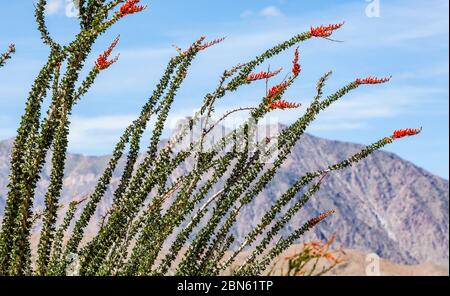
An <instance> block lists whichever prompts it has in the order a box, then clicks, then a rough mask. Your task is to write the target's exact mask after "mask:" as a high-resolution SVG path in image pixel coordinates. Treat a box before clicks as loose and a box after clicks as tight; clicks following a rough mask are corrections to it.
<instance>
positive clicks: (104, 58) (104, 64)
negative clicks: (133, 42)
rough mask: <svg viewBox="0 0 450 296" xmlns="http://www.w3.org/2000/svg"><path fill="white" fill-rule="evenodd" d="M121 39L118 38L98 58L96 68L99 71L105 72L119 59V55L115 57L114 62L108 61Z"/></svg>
mask: <svg viewBox="0 0 450 296" xmlns="http://www.w3.org/2000/svg"><path fill="white" fill-rule="evenodd" d="M119 37H120V36H117V37H116V39H114V41H113V42H112V43H111V45H110V46H109V47H108V48H107V49H106V50H105V51H104V52H103V53H102V54H101V55H99V56H98V58H97V61H95V67H97V69H98V70H105V69H106V68H108V67H109V66H111V65H112V64H114V63H115V62H117V60H118V59H119V55H117V56H115V57H114V58H113V59H112V60H108V58H109V56H110V55H111V52H112V50H113V49H114V47H115V46H116V45H117V43H118V42H119Z"/></svg>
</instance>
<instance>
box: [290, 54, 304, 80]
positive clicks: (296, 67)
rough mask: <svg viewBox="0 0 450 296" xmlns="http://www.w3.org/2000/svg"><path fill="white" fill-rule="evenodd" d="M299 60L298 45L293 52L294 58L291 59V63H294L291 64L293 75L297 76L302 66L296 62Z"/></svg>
mask: <svg viewBox="0 0 450 296" xmlns="http://www.w3.org/2000/svg"><path fill="white" fill-rule="evenodd" d="M298 60H299V53H298V47H297V48H296V49H295V54H294V60H293V61H292V63H293V64H294V65H293V66H292V73H293V74H294V76H295V77H297V76H298V74H300V71H301V70H302V68H301V67H300V64H299V63H298Z"/></svg>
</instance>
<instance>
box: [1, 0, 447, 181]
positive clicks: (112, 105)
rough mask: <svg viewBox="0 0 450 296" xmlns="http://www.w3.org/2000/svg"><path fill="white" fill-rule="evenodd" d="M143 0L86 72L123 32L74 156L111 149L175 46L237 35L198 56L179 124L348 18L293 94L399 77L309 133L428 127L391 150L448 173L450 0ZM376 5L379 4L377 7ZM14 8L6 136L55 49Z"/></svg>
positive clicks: (350, 137) (76, 134) (306, 63)
mask: <svg viewBox="0 0 450 296" xmlns="http://www.w3.org/2000/svg"><path fill="white" fill-rule="evenodd" d="M141 2H143V3H144V4H147V5H148V9H147V10H146V11H144V12H142V13H140V14H136V15H131V16H127V17H126V18H125V19H123V20H122V21H121V22H120V23H118V24H117V25H116V26H114V27H113V28H112V30H110V31H109V32H108V33H107V34H105V35H103V36H102V37H101V38H100V39H99V40H98V43H97V44H96V45H95V47H94V50H93V52H92V54H91V56H90V57H89V60H88V61H87V64H86V71H87V70H89V68H90V67H91V65H92V63H93V61H94V60H95V58H96V56H97V55H98V54H99V53H100V52H101V51H102V50H103V49H105V48H106V47H107V45H108V44H109V43H110V42H111V41H112V39H114V37H115V36H116V35H117V34H119V33H120V34H121V40H120V43H119V45H118V46H117V48H116V49H115V52H117V53H119V52H120V54H121V55H120V60H119V61H118V62H117V63H116V64H114V66H112V67H111V68H109V69H108V70H107V71H104V72H102V73H101V75H100V77H99V78H98V81H97V83H96V84H95V86H94V87H93V88H92V89H91V90H90V92H89V93H88V94H87V95H86V96H85V97H84V98H83V100H82V101H81V102H80V103H79V104H78V105H77V106H76V107H75V109H74V112H73V118H72V125H71V134H70V147H69V148H70V151H72V152H77V153H84V154H96V155H99V154H108V153H110V151H111V149H112V147H113V145H114V143H115V142H116V140H117V138H118V136H119V135H120V134H121V132H122V131H123V129H124V128H125V127H126V126H127V125H128V124H129V123H130V122H131V121H132V120H133V119H134V118H135V117H136V115H137V114H138V113H139V111H140V106H142V105H143V103H144V102H145V99H146V98H147V97H148V96H149V95H150V94H151V91H152V90H153V86H154V85H155V83H156V82H157V81H158V78H159V76H160V75H161V73H162V71H163V70H164V67H165V64H166V62H167V61H168V59H169V58H170V57H171V56H172V55H173V54H174V53H175V52H174V49H173V48H172V47H171V45H172V44H174V43H175V44H177V45H179V46H182V47H183V46H184V47H185V46H187V45H188V44H189V43H191V42H192V41H193V40H195V39H197V38H198V37H199V36H201V35H205V36H207V37H208V38H209V39H213V38H216V37H220V36H226V37H227V39H226V41H224V42H223V43H222V44H220V45H218V46H215V47H214V48H211V49H208V50H207V51H205V52H203V53H202V54H201V55H200V56H199V58H198V59H197V60H196V61H195V62H194V64H193V66H192V69H191V70H190V71H189V76H188V79H187V80H186V82H185V84H184V86H183V88H182V90H181V91H180V92H179V95H178V97H177V100H176V102H175V104H174V109H173V114H172V116H171V117H170V119H169V127H170V126H174V123H175V122H176V121H177V120H178V119H180V118H183V117H184V116H186V115H191V114H192V113H193V110H195V108H197V107H198V106H199V104H200V103H201V100H202V98H203V96H204V94H206V93H207V92H208V91H210V90H211V89H212V88H213V87H214V86H215V85H216V84H217V81H218V77H219V75H220V73H221V72H222V71H223V70H224V69H226V68H229V67H231V66H233V65H235V64H237V63H239V62H245V61H246V60H249V59H251V58H252V57H254V56H255V55H256V54H258V53H260V52H261V51H262V50H264V49H266V48H268V47H270V46H272V45H275V44H277V43H278V42H280V41H283V40H285V39H287V38H289V37H290V36H292V35H295V34H296V33H299V32H303V31H305V30H308V28H309V26H310V25H314V24H322V23H334V22H339V21H342V20H345V22H346V24H345V26H344V27H343V28H342V29H341V30H340V31H339V32H337V33H336V34H335V35H334V38H336V39H339V40H342V41H344V42H340V43H337V42H330V41H326V40H317V39H315V40H310V41H307V42H305V43H302V44H301V45H300V52H301V63H302V68H303V71H302V77H301V79H299V80H298V82H297V83H296V84H295V85H294V86H293V87H292V88H291V89H290V90H289V92H288V93H287V94H286V98H287V99H289V100H291V101H298V102H303V103H304V105H305V104H306V103H307V102H308V101H310V99H311V98H312V96H313V95H314V89H315V83H316V81H317V79H318V78H319V77H320V76H321V75H322V74H323V73H325V72H327V71H329V70H333V73H334V74H333V76H332V78H331V79H330V80H329V83H328V86H327V88H326V91H328V92H332V91H333V90H335V89H337V88H339V87H340V86H342V85H344V84H346V83H348V82H349V81H352V80H353V79H354V78H356V77H365V76H367V75H377V76H387V75H392V76H393V79H392V81H391V82H390V83H388V84H386V85H380V86H364V87H361V88H359V89H358V90H356V91H355V92H353V93H352V94H350V95H349V96H347V97H345V98H344V99H342V100H341V101H340V102H338V103H336V104H335V105H333V106H332V107H331V108H330V109H329V110H327V111H325V112H324V113H322V114H321V115H320V116H319V117H318V119H317V121H316V122H315V123H314V124H313V125H312V126H311V128H310V129H309V130H308V132H310V133H311V134H314V135H317V136H320V137H325V138H330V139H337V140H343V141H351V142H356V143H362V144H369V143H371V142H373V141H375V140H377V139H378V138H380V137H383V136H386V135H389V134H391V132H392V131H393V130H394V129H396V128H402V127H420V126H422V127H423V132H422V134H421V135H419V136H417V137H414V138H409V139H405V140H402V141H397V142H395V143H394V144H392V145H390V146H389V147H387V148H386V150H388V151H392V152H394V153H396V154H398V155H400V156H401V157H402V158H404V159H407V160H409V161H412V162H414V163H415V164H417V165H419V166H421V167H424V168H425V169H427V170H429V171H431V172H432V173H435V174H437V175H440V176H442V177H445V178H448V174H449V173H448V172H449V167H448V163H449V159H448V152H449V138H448V135H449V114H448V105H449V93H448V89H449V85H448V73H449V72H448V62H449V61H448V22H449V16H448V5H449V4H448V1H447V0H442V1H441V0H430V1H420V0H407V1H405V0H391V1H386V0H379V1H377V0H375V1H366V0H354V1H323V0H316V1H300V0H247V1H242V0H241V1H236V0H228V1H207V0H195V1H181V0H154V1H150V0H142V1H141ZM49 3H50V6H49V9H48V23H49V29H50V31H51V33H52V35H53V36H54V38H55V39H56V40H58V41H60V42H63V43H64V42H68V41H70V40H71V37H72V36H73V35H74V34H75V33H76V31H77V28H78V27H77V23H76V22H77V20H76V19H75V18H72V17H68V16H67V14H66V8H67V0H52V1H49ZM368 5H369V8H374V7H375V8H379V11H377V9H375V10H371V9H368V8H367V7H368ZM370 5H371V6H370ZM7 8H8V9H7V10H8V13H7V14H3V15H2V18H1V19H0V47H1V48H6V47H7V45H8V44H9V43H10V42H14V43H15V44H16V47H17V53H16V55H15V56H14V58H13V59H12V60H10V61H9V62H8V64H7V65H6V66H5V67H4V68H2V69H0V139H6V138H10V137H13V136H14V132H15V129H16V127H17V124H18V122H19V119H20V116H21V114H22V112H23V107H24V104H25V99H26V97H27V93H28V91H29V89H30V86H31V83H32V81H33V78H34V77H35V76H36V74H37V72H38V71H39V69H40V67H41V66H42V65H43V63H44V62H45V59H46V56H47V54H48V49H47V48H46V47H45V46H43V45H42V44H41V43H40V41H39V34H38V32H37V30H36V26H35V24H34V18H33V13H34V11H33V1H32V0H20V1H9V3H8V4H7ZM367 11H369V14H367ZM377 12H379V13H377ZM292 54H293V52H292V50H291V51H288V52H286V53H285V54H282V55H280V56H279V57H277V58H274V59H272V60H271V61H270V62H268V63H267V64H265V65H264V67H262V68H261V69H265V68H266V67H267V66H268V65H269V64H270V66H271V67H272V68H275V67H284V68H285V69H289V67H290V63H291V58H292ZM86 71H85V72H84V73H86ZM264 91H265V86H264V84H263V83H261V84H254V85H252V86H249V87H245V88H243V89H242V90H241V91H240V92H239V93H238V94H233V95H232V96H226V97H225V98H224V99H223V100H222V101H221V103H220V104H219V105H218V112H219V113H220V111H225V110H229V109H232V108H233V107H236V106H253V105H256V104H257V103H258V102H259V100H260V98H261V96H262V95H263V94H264ZM302 110H304V109H299V110H290V111H283V112H281V111H280V112H274V113H272V114H271V116H270V119H268V120H270V122H271V123H273V122H276V121H280V122H282V123H290V122H292V121H293V120H295V119H296V118H297V117H298V116H300V115H301V114H302ZM234 120H239V118H234Z"/></svg>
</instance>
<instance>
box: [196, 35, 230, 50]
mask: <svg viewBox="0 0 450 296" xmlns="http://www.w3.org/2000/svg"><path fill="white" fill-rule="evenodd" d="M225 38H226V37H221V38H217V39H215V40H213V41H210V42H206V43H204V44H202V45H200V46H199V50H204V49H207V48H208V47H211V46H213V45H216V44H219V43H220V42H222V41H224V40H225Z"/></svg>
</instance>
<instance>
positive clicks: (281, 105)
mask: <svg viewBox="0 0 450 296" xmlns="http://www.w3.org/2000/svg"><path fill="white" fill-rule="evenodd" d="M298 107H300V104H297V103H291V102H287V101H285V100H278V101H275V102H271V103H270V104H269V109H271V110H275V109H281V110H284V109H295V108H298Z"/></svg>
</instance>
